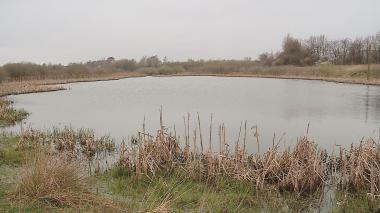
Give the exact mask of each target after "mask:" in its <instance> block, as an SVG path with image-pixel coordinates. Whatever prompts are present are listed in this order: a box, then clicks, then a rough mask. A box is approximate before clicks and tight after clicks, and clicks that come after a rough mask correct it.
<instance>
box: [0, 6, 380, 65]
mask: <svg viewBox="0 0 380 213" xmlns="http://www.w3.org/2000/svg"><path fill="white" fill-rule="evenodd" d="M379 8H380V1H379V0H360V1H359V0H287V1H284V0H191V1H189V0H186V1H185V0H134V1H130V0H123V1H122V0H120V1H118V0H59V1H58V0H23V1H22V0H0V64H4V63H7V62H19V61H29V62H36V63H44V62H45V63H49V62H51V63H68V62H80V61H87V60H95V59H101V58H104V57H108V56H114V57H116V58H136V59H139V58H141V56H144V55H156V54H157V55H159V56H161V57H164V56H167V57H168V59H169V60H186V59H188V58H193V59H199V58H204V59H210V58H213V59H218V58H234V59H241V58H244V57H246V56H251V57H253V58H255V57H256V56H257V55H258V54H259V53H261V52H264V51H277V50H279V49H280V48H281V42H282V39H283V37H284V36H285V35H286V34H287V33H290V34H291V35H294V36H296V37H300V38H306V37H308V36H309V35H312V34H315V35H316V34H322V33H323V34H326V35H327V36H328V37H329V38H343V37H351V38H354V37H360V36H366V35H369V34H375V33H376V32H377V31H379V30H380V12H379Z"/></svg>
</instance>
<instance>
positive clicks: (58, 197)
mask: <svg viewBox="0 0 380 213" xmlns="http://www.w3.org/2000/svg"><path fill="white" fill-rule="evenodd" d="M81 164H82V163H81V162H79V161H78V160H75V159H73V158H72V157H71V156H70V154H67V153H64V152H63V153H60V154H54V155H52V154H51V153H49V152H46V150H44V149H40V150H34V152H30V153H28V155H27V157H26V159H25V163H24V165H23V166H22V169H21V175H20V179H19V180H18V182H17V186H16V188H15V190H14V191H12V192H10V193H9V194H8V196H9V197H10V198H11V199H12V200H14V201H17V202H20V203H25V204H29V205H30V204H37V205H42V206H45V207H48V208H67V207H69V208H75V209H77V210H78V209H83V208H91V209H92V210H91V211H97V212H101V211H102V210H105V209H109V210H112V211H114V212H123V211H124V210H123V209H122V207H121V206H119V205H118V204H116V203H114V202H113V201H112V200H109V199H107V198H104V197H100V196H99V195H97V194H95V193H93V192H91V190H90V189H91V187H90V185H89V182H88V176H86V173H85V172H84V170H83V168H84V167H83V166H82V165H81Z"/></svg>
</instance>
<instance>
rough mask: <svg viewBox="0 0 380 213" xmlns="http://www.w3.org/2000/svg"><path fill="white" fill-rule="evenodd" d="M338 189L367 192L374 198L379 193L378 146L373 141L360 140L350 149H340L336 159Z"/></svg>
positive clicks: (379, 156)
mask: <svg viewBox="0 0 380 213" xmlns="http://www.w3.org/2000/svg"><path fill="white" fill-rule="evenodd" d="M337 169H338V171H339V173H338V174H339V176H338V177H339V180H340V187H342V188H343V189H346V190H352V191H361V190H367V191H369V196H370V197H372V198H374V197H375V196H376V197H377V196H379V193H380V188H379V187H380V145H379V144H378V143H376V142H375V141H374V140H373V139H368V140H362V141H360V143H359V144H358V145H356V146H355V145H351V147H350V149H348V150H345V149H343V148H341V149H340V155H339V158H338V159H337Z"/></svg>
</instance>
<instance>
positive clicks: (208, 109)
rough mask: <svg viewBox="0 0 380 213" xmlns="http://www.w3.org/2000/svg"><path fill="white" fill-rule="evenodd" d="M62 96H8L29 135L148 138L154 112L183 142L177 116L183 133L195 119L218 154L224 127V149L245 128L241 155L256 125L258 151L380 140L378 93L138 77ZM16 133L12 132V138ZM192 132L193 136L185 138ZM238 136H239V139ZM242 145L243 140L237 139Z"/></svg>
mask: <svg viewBox="0 0 380 213" xmlns="http://www.w3.org/2000/svg"><path fill="white" fill-rule="evenodd" d="M65 87H67V88H68V90H64V91H57V92H49V93H35V94H25V95H17V96H11V97H10V98H11V99H13V100H14V101H15V107H16V108H24V109H26V110H28V111H29V112H31V113H32V114H31V116H30V117H29V119H28V120H27V123H28V124H30V125H31V126H32V127H34V128H40V129H49V128H51V127H52V126H62V127H63V126H65V125H71V126H72V127H74V128H81V127H85V128H92V129H94V130H95V132H96V133H97V134H108V133H109V134H110V135H111V136H113V137H115V138H116V139H117V140H118V141H119V140H120V139H121V138H123V137H128V136H131V135H136V133H137V131H138V130H141V129H142V125H143V120H144V117H145V123H146V128H147V130H148V131H150V132H152V133H155V130H156V128H158V127H159V109H160V107H161V106H162V108H163V120H164V124H165V125H166V126H167V127H169V128H171V129H173V128H174V126H175V128H176V131H177V134H179V135H183V132H184V128H185V127H184V121H183V118H184V116H187V114H188V113H190V115H191V117H190V120H191V122H190V125H191V126H190V128H191V129H194V128H195V127H196V125H197V123H198V120H197V113H198V112H199V114H200V119H201V127H202V134H203V137H204V139H203V140H204V141H207V143H208V140H209V128H210V116H211V113H212V115H213V126H212V129H213V131H212V143H213V146H214V149H217V147H218V146H219V140H218V137H219V136H218V126H219V124H222V123H224V124H225V126H226V130H227V139H229V143H230V144H231V146H233V144H234V143H235V142H236V141H237V139H238V136H239V132H240V131H239V129H240V126H241V124H242V123H243V126H244V122H245V120H247V121H248V128H247V129H248V130H247V149H248V151H249V152H256V151H257V147H256V139H255V138H254V130H255V128H252V127H254V126H256V125H257V127H258V132H259V141H260V143H261V145H260V146H261V147H263V148H265V147H269V146H271V145H272V141H273V135H274V133H275V135H276V139H275V140H276V141H277V140H278V139H279V138H280V136H281V135H282V134H285V136H284V141H283V142H281V145H284V146H291V145H293V144H295V142H296V141H297V138H298V137H300V136H304V135H306V131H307V127H308V123H310V125H309V131H308V136H309V138H311V139H313V140H314V141H316V142H318V144H319V145H320V146H321V147H323V148H327V149H329V150H331V151H333V150H334V149H335V150H336V149H337V148H336V145H338V144H339V145H343V146H345V147H348V146H349V145H350V144H351V143H357V142H359V141H360V140H361V139H362V137H373V138H375V139H376V140H377V139H378V138H379V127H380V87H377V86H366V85H352V84H337V83H330V82H322V81H307V80H290V79H270V78H249V77H247V78H245V77H206V76H189V77H141V78H126V79H121V80H113V81H100V82H86V83H73V84H67V85H65ZM18 129H20V127H13V130H18ZM191 132H193V131H191ZM241 132H242V133H241V134H240V135H241V136H242V135H243V132H244V130H242V131H241ZM240 141H242V137H241V139H240Z"/></svg>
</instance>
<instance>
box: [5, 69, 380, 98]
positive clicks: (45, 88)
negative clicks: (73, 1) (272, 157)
mask: <svg viewBox="0 0 380 213" xmlns="http://www.w3.org/2000/svg"><path fill="white" fill-rule="evenodd" d="M191 76H201V77H224V78H235V77H241V78H268V79H287V80H305V81H322V82H329V83H337V84H355V85H366V86H380V80H372V81H371V80H370V81H367V80H366V79H362V78H360V79H348V78H347V79H346V78H324V77H308V76H291V75H289V76H284V75H282V76H279V75H257V74H244V73H229V74H213V73H176V74H158V75H147V74H143V73H127V74H124V73H123V74H122V75H119V73H118V74H116V75H115V74H114V75H111V76H101V77H90V78H79V79H64V80H51V79H47V80H32V81H24V82H8V83H3V84H4V85H5V84H14V85H16V84H17V85H18V86H20V87H24V86H25V85H29V86H31V88H30V89H28V88H25V87H24V88H22V89H21V90H20V91H17V88H16V89H15V90H11V91H9V92H4V93H0V97H7V96H11V95H21V94H33V93H42V92H56V91H61V90H67V88H65V87H60V85H66V84H72V83H86V82H100V81H116V80H122V79H127V78H142V77H191ZM0 85H1V84H0ZM38 87H40V88H38Z"/></svg>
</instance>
